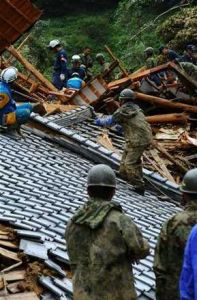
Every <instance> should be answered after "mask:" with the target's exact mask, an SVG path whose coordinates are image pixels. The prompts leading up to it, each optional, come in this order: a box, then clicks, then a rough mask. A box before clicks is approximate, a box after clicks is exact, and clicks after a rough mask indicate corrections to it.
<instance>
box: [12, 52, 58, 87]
mask: <svg viewBox="0 0 197 300" xmlns="http://www.w3.org/2000/svg"><path fill="white" fill-rule="evenodd" d="M6 50H7V51H8V52H9V53H11V54H12V55H13V56H14V57H15V58H16V59H17V60H18V61H19V62H20V63H21V64H22V65H23V66H24V67H25V68H26V69H27V70H28V71H30V72H31V73H32V74H33V75H34V77H35V78H37V79H38V80H39V81H40V82H41V83H42V84H43V85H44V86H46V87H47V88H48V89H49V90H51V91H54V92H56V91H57V89H56V88H55V86H54V85H53V84H52V83H51V82H50V81H48V80H47V79H46V78H45V77H44V76H43V75H42V74H41V73H40V72H39V71H38V70H37V69H36V68H35V67H34V66H33V65H32V64H30V62H28V61H27V60H26V58H25V57H23V56H22V54H21V53H20V52H19V51H17V50H16V49H15V48H14V47H13V46H10V47H6Z"/></svg>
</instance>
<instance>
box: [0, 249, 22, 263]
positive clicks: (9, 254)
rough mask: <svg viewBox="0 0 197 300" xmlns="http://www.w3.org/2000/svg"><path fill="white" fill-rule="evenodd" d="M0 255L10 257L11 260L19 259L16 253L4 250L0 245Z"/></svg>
mask: <svg viewBox="0 0 197 300" xmlns="http://www.w3.org/2000/svg"><path fill="white" fill-rule="evenodd" d="M0 256H3V257H6V258H8V259H12V260H16V261H20V259H19V258H18V254H17V253H15V252H12V251H9V250H6V249H4V248H2V247H0Z"/></svg>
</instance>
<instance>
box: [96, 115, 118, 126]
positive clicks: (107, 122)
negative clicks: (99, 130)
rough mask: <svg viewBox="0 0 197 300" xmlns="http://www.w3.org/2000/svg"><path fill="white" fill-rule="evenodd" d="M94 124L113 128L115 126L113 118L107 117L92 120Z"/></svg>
mask: <svg viewBox="0 0 197 300" xmlns="http://www.w3.org/2000/svg"><path fill="white" fill-rule="evenodd" d="M94 123H95V124H96V125H98V126H113V125H116V122H115V119H114V118H113V116H108V117H105V118H97V119H95V120H94Z"/></svg>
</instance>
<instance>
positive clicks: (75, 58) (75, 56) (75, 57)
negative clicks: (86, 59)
mask: <svg viewBox="0 0 197 300" xmlns="http://www.w3.org/2000/svg"><path fill="white" fill-rule="evenodd" d="M80 60H81V57H80V56H79V55H77V54H75V55H73V56H72V62H74V61H80Z"/></svg>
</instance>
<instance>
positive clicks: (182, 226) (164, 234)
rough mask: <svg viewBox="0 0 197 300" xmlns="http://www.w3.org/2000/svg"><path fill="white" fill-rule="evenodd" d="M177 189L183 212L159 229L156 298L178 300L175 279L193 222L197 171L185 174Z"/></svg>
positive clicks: (196, 211)
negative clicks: (179, 191) (181, 195)
mask: <svg viewBox="0 0 197 300" xmlns="http://www.w3.org/2000/svg"><path fill="white" fill-rule="evenodd" d="M180 190H181V191H182V193H183V197H182V205H183V206H184V207H185V208H184V211H182V212H179V213H177V214H175V215H174V216H173V217H171V218H170V219H169V220H168V221H167V222H165V223H164V225H163V226H162V229H161V232H160V235H159V238H158V242H157V246H156V250H155V259H154V271H155V275H156V299H157V300H179V299H180V295H179V277H180V274H181V268H182V263H183V255H184V248H185V245H186V242H187V238H188V236H189V233H190V231H191V229H192V227H193V226H194V225H195V224H196V223H197V168H196V169H193V170H190V171H188V172H187V173H186V174H185V176H184V179H183V183H182V186H181V188H180Z"/></svg>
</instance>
